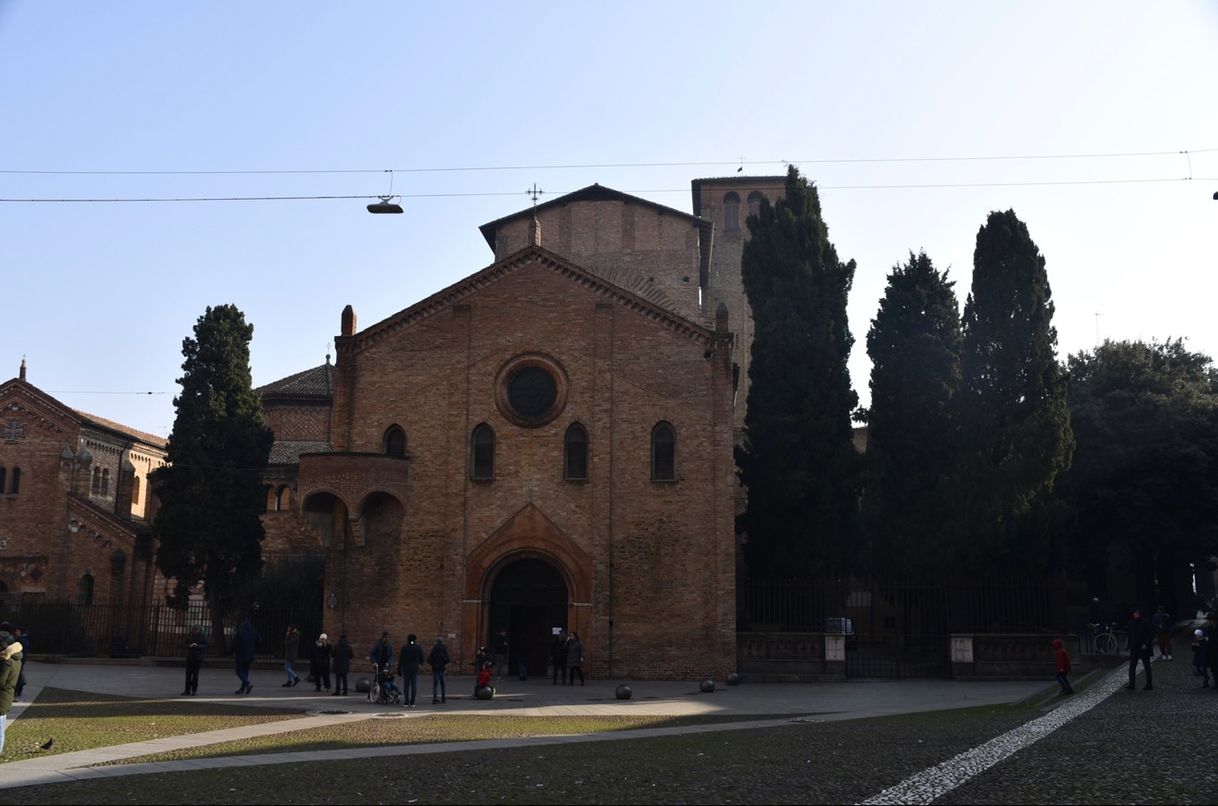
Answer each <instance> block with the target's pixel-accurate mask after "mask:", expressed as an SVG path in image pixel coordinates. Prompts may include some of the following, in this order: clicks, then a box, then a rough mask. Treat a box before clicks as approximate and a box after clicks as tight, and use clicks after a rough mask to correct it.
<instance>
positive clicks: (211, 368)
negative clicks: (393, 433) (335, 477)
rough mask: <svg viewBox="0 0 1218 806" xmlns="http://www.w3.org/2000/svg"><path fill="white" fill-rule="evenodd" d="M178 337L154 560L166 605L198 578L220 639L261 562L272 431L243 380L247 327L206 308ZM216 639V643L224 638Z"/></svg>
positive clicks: (226, 309)
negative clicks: (166, 590)
mask: <svg viewBox="0 0 1218 806" xmlns="http://www.w3.org/2000/svg"><path fill="white" fill-rule="evenodd" d="M194 334H195V335H194V338H186V339H184V340H183V341H182V355H183V356H185V358H186V360H185V361H184V362H183V364H182V369H183V375H182V377H181V378H179V379H178V382H179V383H180V384H181V385H182V393H181V394H180V395H179V396H178V397H177V398H175V399H174V405H175V406H176V408H177V417H176V419H175V420H174V424H173V433H172V434H171V435H170V437H169V449H168V457H167V461H168V465H167V466H166V467H164V468H162V469H161V470H159V471H158V472H157V478H156V485H157V487H156V488H157V493H158V495H159V496H160V499H161V507H160V510H159V511H158V512H157V515H156V520H155V521H154V524H153V531H154V533H155V535H156V537H157V538H158V540H159V541H160V545H159V548H158V550H157V566H158V567H159V568H160V570H161V572H162V573H163V574H165V576H166V577H169V578H171V579H173V580H174V582H175V584H174V588H173V590H172V591H171V592H170V594H169V597H168V598H169V602H170V604H172V605H175V606H178V607H185V605H186V601H187V597H188V596H189V594H190V590H191V588H192V587H194V586H195V585H196V584H198V583H200V582H201V583H202V584H203V592H204V594H205V596H206V598H207V602H208V605H209V607H210V610H211V617H212V626H213V631H214V633H215V636H216V640H217V641H221V640H222V637H223V627H222V619H223V617H224V616H225V615H227V613H228V611H229V608H230V606H231V604H232V601H233V598H234V595H235V594H236V593H237V592H238V591H239V590H240V589H241V588H242V587H243V586H244V585H246V584H248V583H249V582H250V581H251V580H253V579H254V578H255V577H256V576H257V575H258V572H259V570H260V568H261V567H262V547H261V541H262V538H263V536H264V533H263V529H262V521H261V518H260V513H261V512H262V510H263V508H264V503H265V498H264V495H263V490H262V484H261V477H262V471H263V469H264V468H265V467H266V462H267V457H268V455H269V454H270V449H271V441H272V438H273V437H272V434H271V431H270V429H268V428H267V427H266V426H265V425H264V424H263V422H262V415H261V411H260V406H259V399H258V395H257V394H255V393H254V391H253V389H252V388H251V385H250V367H249V343H250V339H251V338H252V337H253V334H254V328H253V325H248V324H246V322H245V316H244V315H243V314H242V313H241V311H239V310H238V309H237V308H236V307H234V306H232V305H220V306H217V307H215V308H208V309H207V311H206V312H205V313H204V314H203V316H201V317H199V321H198V323H197V324H195V327H194ZM221 645H222V644H221Z"/></svg>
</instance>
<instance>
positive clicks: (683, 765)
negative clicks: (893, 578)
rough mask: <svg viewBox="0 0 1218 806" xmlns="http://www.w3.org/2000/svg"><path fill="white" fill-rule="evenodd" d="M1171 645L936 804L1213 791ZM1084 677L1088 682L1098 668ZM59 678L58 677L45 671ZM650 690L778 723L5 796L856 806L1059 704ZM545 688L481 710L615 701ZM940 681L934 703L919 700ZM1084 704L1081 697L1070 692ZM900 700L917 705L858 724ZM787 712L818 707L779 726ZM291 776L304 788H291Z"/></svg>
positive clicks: (1199, 718) (947, 687) (1209, 701)
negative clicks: (1137, 678) (270, 795)
mask: <svg viewBox="0 0 1218 806" xmlns="http://www.w3.org/2000/svg"><path fill="white" fill-rule="evenodd" d="M1176 649H1177V650H1178V654H1177V655H1176V656H1175V658H1176V659H1175V660H1174V661H1172V662H1159V663H1156V664H1155V665H1154V673H1155V690H1154V691H1150V692H1145V691H1142V690H1140V687H1139V690H1137V691H1133V692H1130V691H1125V690H1118V691H1116V693H1115V694H1113V695H1112V696H1110V697H1107V698H1105V699H1102V700H1101V701H1099V703H1098V704H1097V705H1095V706H1094V707H1092V708H1090V709H1088V710H1086V711H1085V712H1083V713H1081V714H1080V715H1078V716H1076V717H1075V718H1074V719H1073V720H1071V721H1069V722H1066V724H1064V725H1063V726H1062V727H1060V728H1058V729H1056V730H1054V731H1052V732H1049V733H1047V735H1044V736H1043V737H1041V738H1039V740H1038V741H1036V742H1035V743H1034V744H1032V745H1031V746H1028V747H1026V748H1024V749H1022V750H1019V751H1018V752H1016V753H1014V755H1012V756H1010V757H1009V758H1006V759H1005V760H1003V761H1000V762H999V763H997V764H996V765H994V766H992V767H989V768H988V769H986V770H985V771H983V772H981V773H980V774H979V775H977V776H976V777H974V778H972V779H971V780H968V781H965V782H964V783H963V784H962V785H960V786H959V787H958V788H956V789H954V790H952V791H950V792H948V793H946V794H945V795H943V796H942V797H941V798H939V799H937V800H935V801H934V802H935V803H1059V802H1060V803H1095V802H1105V803H1107V802H1116V803H1130V802H1137V803H1181V802H1186V803H1213V802H1216V801H1218V797H1216V795H1218V765H1215V764H1214V763H1213V761H1212V759H1211V758H1210V757H1209V749H1210V747H1211V745H1212V740H1213V735H1214V732H1215V729H1216V727H1218V690H1215V689H1201V688H1200V680H1199V679H1198V678H1195V677H1193V675H1192V668H1191V663H1190V658H1189V652H1188V649H1187V642H1186V640H1185V638H1184V636H1183V635H1181V636H1180V638H1179V640H1178V641H1177V647H1176ZM1116 674H1118V675H1123V674H1124V672H1123V670H1118V671H1117V672H1116ZM1091 682H1092V683H1093V685H1094V687H1095V689H1097V690H1098V689H1099V688H1101V686H1100V685H1099V683H1101V682H1102V677H1100V676H1097V677H1096V678H1093V679H1092V680H1091ZM1076 684H1077V683H1076ZM55 685H57V686H62V685H63V682H62V681H58V680H57V681H56V682H55ZM652 685H653V684H636V697H637V696H640V693H642V695H643V696H644V697H646V696H655V697H656V698H657V699H655V700H647V699H639V700H633V701H630V705H628V706H627V707H635V706H641V707H644V708H648V709H656V712H663V711H668V710H671V711H682V712H683V713H690V712H691V711H690V710H688V709H691V708H698V709H706V708H713V709H716V710H719V709H722V710H723V711H731V710H733V709H742V710H739V711H737V713H751V714H765V713H769V714H772V715H773V718H772V719H769V720H765V721H763V722H761V723H755V724H761V725H764V727H763V728H760V729H749V728H750V727H751V726H747V725H745V726H742V725H737V726H735V729H729V730H723V729H714V728H712V729H711V730H710V731H703V730H701V729H699V730H698V731H691V730H690V729H689V727H682V728H672V729H659V730H658V731H656V730H654V729H648V730H649V732H643V731H627V732H623V733H622V734H617V735H614V736H613V737H612V739H617V741H613V740H612V739H610V740H606V739H604V738H603V737H596V738H595V739H592V738H590V737H561V738H560V737H546V738H544V739H542V738H539V739H533V740H525V741H521V740H514V741H512V742H511V743H503V742H500V743H498V745H496V744H495V743H479V744H478V745H476V746H475V745H464V746H460V747H454V748H441V747H432V748H429V750H428V752H427V753H426V754H413V753H412V754H410V755H403V754H402V752H401V749H400V748H383V749H380V750H377V751H373V752H369V751H367V750H353V751H328V752H338V753H348V754H349V755H348V756H347V760H332V761H328V762H327V763H325V764H317V763H315V762H316V761H317V760H320V758H321V756H320V755H319V754H316V753H299V754H293V755H296V756H299V759H297V760H298V761H299V762H301V763H286V764H275V765H273V766H260V767H250V766H246V765H249V764H258V763H262V761H263V757H245V758H244V759H229V760H219V761H225V762H227V766H225V767H224V768H216V769H199V770H197V771H192V772H181V773H174V774H164V773H162V774H150V775H141V776H137V777H133V776H127V777H123V778H116V779H113V780H108V781H99V782H80V783H65V784H60V785H57V786H52V787H47V786H43V787H36V788H32V787H31V788H20V789H11V790H10V791H9V792H7V793H6V795H8V796H9V797H10V799H12V800H14V801H15V802H24V803H31V804H33V803H71V802H76V803H78V802H99V803H123V802H160V801H166V802H169V801H174V802H197V803H231V802H244V801H246V800H258V799H260V797H261V798H262V799H263V800H265V797H262V796H260V794H259V793H264V792H275V793H287V792H292V793H293V795H292V796H291V798H287V797H286V796H285V797H282V798H280V799H279V800H278V801H275V802H289V801H290V802H308V803H321V802H336V801H337V802H350V801H353V800H358V801H360V802H408V801H410V800H417V801H418V802H430V803H464V802H481V801H486V802H503V803H571V802H581V803H610V802H637V803H681V802H723V803H840V802H853V803H858V802H861V801H865V800H867V799H869V798H873V797H875V796H876V795H877V794H879V793H881V792H883V791H884V790H885V789H887V788H889V787H893V786H895V785H897V784H900V783H901V782H902V781H905V780H906V779H908V778H909V777H911V776H917V775H918V774H920V773H923V772H924V771H926V770H928V769H931V768H934V767H935V765H938V764H940V763H942V762H944V761H947V760H949V759H952V758H953V757H955V756H956V755H957V754H960V753H962V752H965V751H968V750H970V749H971V748H977V747H979V746H982V745H984V744H985V743H986V742H989V741H991V740H994V739H995V738H996V737H1002V736H1004V735H1006V734H1007V733H1008V732H1011V731H1013V729H1018V728H1025V727H1026V725H1027V724H1029V722H1030V720H1033V719H1036V718H1038V717H1041V716H1043V715H1044V714H1045V713H1046V712H1047V711H1050V709H1052V708H1053V707H1054V706H1055V705H1056V704H1059V703H1061V702H1069V701H1070V700H1067V699H1065V698H1061V699H1059V698H1057V697H1053V696H1050V697H1048V698H1047V699H1045V700H1043V701H1042V702H1041V703H1039V704H1037V705H1036V706H1032V705H1026V704H1025V705H1024V706H1022V707H1015V708H1011V707H1002V706H997V707H978V708H973V709H971V710H968V711H954V712H953V711H945V712H935V711H932V710H930V709H931V708H935V707H939V708H942V707H952V706H955V707H968V706H969V705H980V704H981V703H979V702H978V695H979V694H980V693H981V691H982V689H979V688H974V687H975V686H978V685H982V686H984V685H985V684H976V683H950V682H944V681H938V682H936V681H900V682H891V683H887V682H858V683H854V682H852V683H846V684H822V685H814V686H808V685H804V686H795V685H792V686H786V687H784V686H770V685H757V686H748V685H747V684H746V685H744V686H741V687H739V688H737V689H728V690H722V689H721V690H720V691H719V692H716V694H714V695H699V694H697V693H696V691H695V689H694V686H693V685H692V684H665V685H667V686H671V687H672V688H671V689H658V690H656V691H655V692H654V693H648V692H651V686H652ZM1021 685H1023V686H1024V691H1025V694H1026V693H1031V692H1035V691H1040V692H1041V693H1042V694H1044V693H1047V692H1048V691H1050V690H1051V689H1049V688H1048V687H1047V686H1044V685H1041V684H1030V685H1029V684H1021ZM682 688H683V689H687V690H686V691H681V690H680V689H682ZM546 689H549V686H548V685H547V684H544V683H543V684H534V683H533V682H530V683H524V684H519V685H516V684H508V685H506V686H505V687H504V690H505V692H510V694H509V695H508V696H504V697H502V698H497V699H496V700H495V701H492V702H493V703H494V704H495V706H496V707H497V708H504V709H520V711H521V712H524V711H531V712H534V713H537V712H539V711H541V710H546V711H549V710H551V709H555V710H558V709H561V712H563V713H579V712H584V711H583V709H584V708H589V709H596V710H599V709H602V708H615V707H618V703H615V702H613V701H612V700H609V701H606V700H605V697H606V696H611V689H610V688H609V687H608V685H607V684H606V685H605V687H604V690H597V689H596V688H595V687H591V686H590V687H589V688H588V689H586V690H585V691H579V690H578V689H575V690H570V689H568V690H562V688H561V687H559V690H557V691H555V690H551V697H552V698H553V699H547V698H546V697H545V696H544V695H545V693H546ZM640 690H643V691H642V692H640ZM936 691H937V692H938V696H939V699H937V700H936V698H935V696H932V693H933V692H936ZM995 693H996V692H995ZM1007 694H1008V697H1007V699H1006V700H1001V699H998V698H995V701H996V702H1001V701H1007V702H1009V701H1013V700H1017V699H1020V698H1019V697H1014V696H1011V695H1012V694H1013V691H1009V692H1007ZM1086 696H1087V694H1086V693H1085V692H1082V691H1080V695H1079V696H1078V698H1077V699H1076V700H1074V701H1076V702H1077V701H1079V700H1081V699H1082V698H1083V697H1086ZM957 697H968V698H969V699H968V700H964V699H956V698H957ZM272 698H273V699H275V700H276V702H275V704H276V705H281V704H282V702H280V701H278V700H279V698H278V697H273V696H272ZM306 699H312V698H306ZM334 699H338V698H334ZM1097 699H1098V697H1097ZM513 700H515V702H513ZM581 701H582V704H581ZM543 702H544V703H548V704H543ZM454 704H455V705H456V707H458V708H460V709H462V710H467V711H468V710H474V709H475V708H476V707H477V706H476V705H475V704H474V703H473V702H472V701H465V702H462V701H457V702H456V703H454ZM784 706H785V708H784ZM683 709H686V710H683ZM767 709H769V710H767ZM902 710H915V711H921V712H920V713H913V714H906V715H897V716H881V717H880V718H870V719H861V718H860V717H864V716H875V715H876V714H877V713H878V714H884V713H888V714H898V713H900V712H901V711H902ZM1067 710H1069V709H1067ZM831 711H832V713H829V712H831ZM618 712H619V713H620V712H621V711H618ZM701 712H703V713H705V712H706V711H705V710H702V711H701ZM799 713H808V714H815V715H813V716H808V717H795V719H797V720H798V721H794V722H791V721H787V720H790V719H792V715H793V714H799ZM783 714H785V715H786V720H784V719H783V718H782V715H783ZM1050 721H1051V720H1050ZM644 736H650V738H644ZM625 739H631V741H623V740H625ZM606 741H608V743H606ZM470 751H473V752H470ZM382 754H385V755H384V756H383V757H380V756H382ZM333 758H335V759H339V758H341V756H338V755H335V756H333ZM280 760H281V761H287V760H289V759H288V758H283V759H280ZM10 766H12V767H15V766H17V765H16V764H13V765H0V771H3V768H4V767H10ZM108 769H112V770H116V771H117V770H121V769H122V768H108ZM119 774H122V773H119ZM302 781H305V782H309V784H308V787H307V789H306V790H305V793H304V794H301V786H300V785H301V782H302ZM15 783H17V781H15V780H14V781H12V782H11V783H9V786H12V785H14V784H15Z"/></svg>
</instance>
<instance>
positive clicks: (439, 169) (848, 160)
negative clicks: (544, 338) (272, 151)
mask: <svg viewBox="0 0 1218 806" xmlns="http://www.w3.org/2000/svg"><path fill="white" fill-rule="evenodd" d="M1215 151H1218V147H1215V148H1193V149H1174V150H1170V151H1114V152H1090V153H1069V154H1001V155H980V156H938V157H925V156H924V157H844V158H820V157H814V158H810V159H770V160H741V159H733V160H704V161H688V162H587V163H549V164H545V163H543V164H536V165H458V166H432V167H421V166H413V167H408V168H287V169H234V170H194V169H191V170H79V171H78V170H38V169H17V168H12V169H0V174H10V175H26V176H248V175H262V176H278V175H291V174H379V173H390V172H393V173H462V172H480V171H561V170H588V169H593V168H597V169H600V168H697V167H713V166H720V165H723V166H731V167H742V166H746V165H755V166H762V165H849V164H857V163H903V162H999V161H1020V160H1065V159H1125V158H1133V157H1167V156H1186V155H1188V154H1205V153H1210V152H1215ZM359 198H363V197H359Z"/></svg>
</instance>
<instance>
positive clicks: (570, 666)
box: [567, 632, 584, 686]
mask: <svg viewBox="0 0 1218 806" xmlns="http://www.w3.org/2000/svg"><path fill="white" fill-rule="evenodd" d="M575 675H579V684H580V685H581V686H582V685H583V684H584V643H583V641H580V640H579V633H577V632H573V633H571V635H570V636H569V637H568V638H567V685H569V686H573V685H575Z"/></svg>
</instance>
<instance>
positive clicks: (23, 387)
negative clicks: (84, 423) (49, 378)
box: [0, 378, 81, 428]
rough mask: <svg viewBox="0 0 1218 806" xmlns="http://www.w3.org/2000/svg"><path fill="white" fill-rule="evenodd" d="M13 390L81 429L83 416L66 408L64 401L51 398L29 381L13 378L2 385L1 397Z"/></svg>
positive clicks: (68, 407)
mask: <svg viewBox="0 0 1218 806" xmlns="http://www.w3.org/2000/svg"><path fill="white" fill-rule="evenodd" d="M13 390H16V391H17V392H19V393H21V394H24V395H25V396H26V397H29V398H33V399H34V400H36V401H38V402H39V403H40V404H41V405H43V406H45V407H46V408H48V409H50V410H51V411H52V412H53V413H54V414H55V415H56V416H57V417H59V418H60V419H62V420H65V421H67V422H69V423H71V424H72V426H73V427H75V428H79V427H80V423H81V416H80V413H79V412H78V411H76V410H75V409H73V408H71V407H70V406H65V405H64V404H63V402H62V401H59V400H57V399H55V398H53V397H51V396H50V395H48V394H47V393H46V392H44V391H42V390H41V389H39V388H38V387H37V386H35V385H34V384H32V383H30V382H29V381H23V380H21V379H20V378H11V379H10V380H7V381H5V382H4V383H0V397H3V396H4V395H6V394H8V393H9V392H10V391H13Z"/></svg>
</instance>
